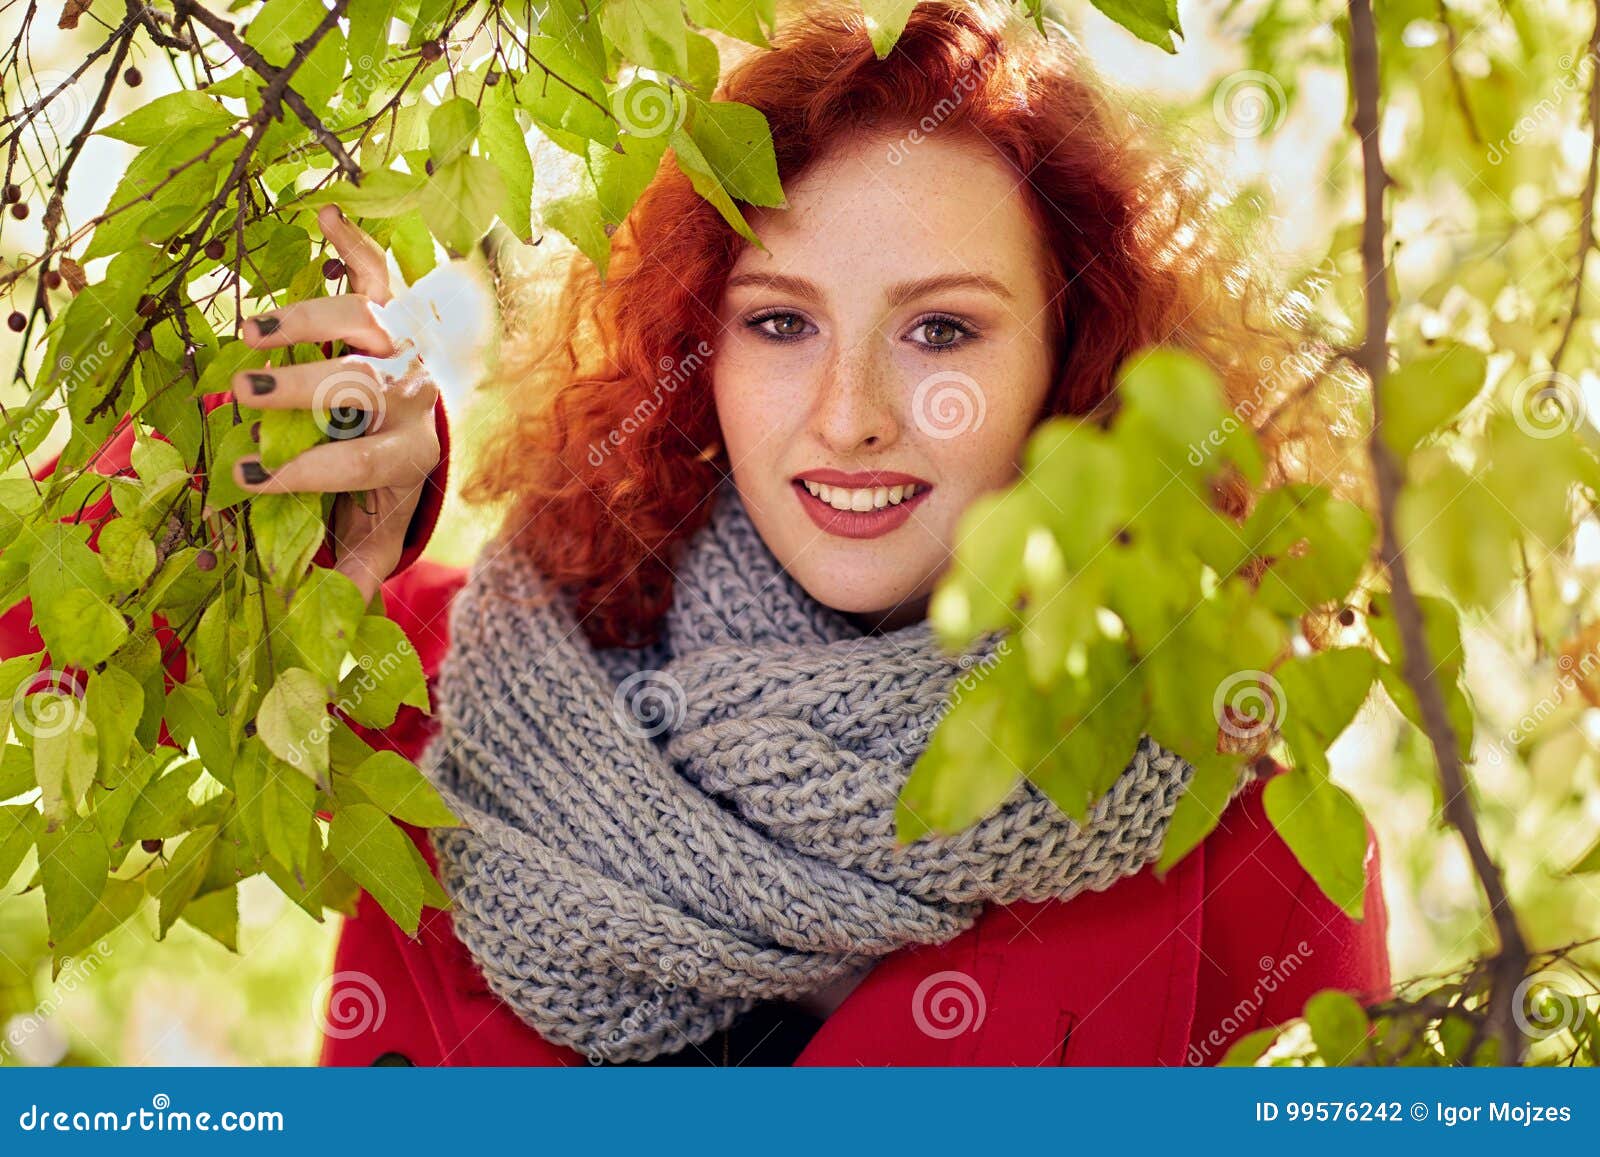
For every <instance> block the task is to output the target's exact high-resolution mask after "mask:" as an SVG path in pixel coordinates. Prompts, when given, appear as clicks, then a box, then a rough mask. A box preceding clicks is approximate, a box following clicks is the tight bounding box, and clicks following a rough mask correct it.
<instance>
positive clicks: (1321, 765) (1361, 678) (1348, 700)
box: [1274, 647, 1378, 775]
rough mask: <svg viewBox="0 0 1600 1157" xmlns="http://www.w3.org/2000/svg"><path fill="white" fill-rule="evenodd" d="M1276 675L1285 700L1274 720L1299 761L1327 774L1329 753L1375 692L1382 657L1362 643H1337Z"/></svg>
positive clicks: (1310, 768) (1282, 668) (1281, 670)
mask: <svg viewBox="0 0 1600 1157" xmlns="http://www.w3.org/2000/svg"><path fill="white" fill-rule="evenodd" d="M1274 675H1275V676H1276V677H1277V679H1278V682H1279V685H1280V686H1281V687H1282V689H1283V702H1284V710H1283V712H1282V715H1281V718H1279V719H1277V720H1275V721H1274V722H1276V724H1277V725H1278V728H1279V729H1280V730H1281V731H1282V732H1283V734H1284V738H1285V739H1286V740H1288V742H1289V745H1290V747H1291V748H1292V749H1293V750H1294V753H1295V756H1296V762H1297V763H1298V764H1299V766H1301V767H1303V768H1305V769H1306V770H1308V771H1316V772H1318V773H1319V774H1322V775H1326V774H1327V762H1326V755H1325V752H1326V751H1327V749H1328V748H1330V747H1332V746H1333V743H1334V741H1335V740H1336V739H1338V738H1339V736H1340V735H1342V734H1343V733H1344V730H1345V728H1347V727H1348V726H1350V723H1351V721H1352V720H1353V719H1355V717H1356V712H1357V711H1359V710H1360V709H1361V705H1362V704H1363V703H1365V702H1366V700H1367V696H1368V695H1369V694H1371V692H1372V684H1373V682H1374V681H1375V680H1376V679H1377V677H1378V660H1377V659H1376V657H1374V656H1373V654H1372V652H1371V651H1368V650H1366V649H1365V648H1363V647H1345V648H1337V649H1333V650H1326V651H1318V652H1316V653H1315V654H1312V655H1309V656H1307V657H1305V658H1302V659H1296V660H1294V661H1292V662H1289V663H1286V664H1284V665H1283V666H1281V667H1279V668H1278V669H1277V670H1276V671H1275V672H1274Z"/></svg>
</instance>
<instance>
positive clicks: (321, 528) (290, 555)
mask: <svg viewBox="0 0 1600 1157" xmlns="http://www.w3.org/2000/svg"><path fill="white" fill-rule="evenodd" d="M250 524H251V527H252V528H253V529H254V531H255V536H256V547H257V550H258V551H259V553H260V557H261V562H262V564H263V568H262V569H263V573H262V576H261V577H262V579H263V581H265V582H267V583H269V584H270V585H271V586H273V587H274V588H275V589H277V590H278V591H280V592H287V591H288V590H290V589H291V588H292V587H293V586H294V585H295V583H296V582H298V581H299V579H300V577H301V576H302V575H303V574H305V571H306V568H307V567H309V566H310V565H311V559H312V558H313V557H314V556H315V555H316V553H317V548H318V547H319V546H321V545H322V540H323V538H324V537H325V536H326V534H327V526H326V525H325V524H324V522H323V520H322V501H321V499H320V497H319V496H318V495H316V494H263V495H260V496H259V497H257V498H255V499H253V500H252V501H251V503H250Z"/></svg>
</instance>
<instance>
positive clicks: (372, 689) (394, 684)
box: [338, 615, 430, 727]
mask: <svg viewBox="0 0 1600 1157" xmlns="http://www.w3.org/2000/svg"><path fill="white" fill-rule="evenodd" d="M350 654H351V655H352V656H353V657H354V659H355V661H356V665H355V666H354V667H352V668H351V669H350V670H349V671H348V672H347V673H346V674H345V677H344V678H343V679H341V680H340V682H339V702H338V706H339V709H340V710H341V711H343V712H344V713H345V714H347V715H349V716H350V718H352V719H354V720H355V721H356V722H357V723H360V724H362V725H364V726H366V727H388V726H389V725H390V724H391V723H393V722H394V721H395V716H396V715H397V714H399V711H400V706H401V704H410V705H411V706H413V707H415V708H417V709H418V710H420V711H428V710H430V704H429V700H428V681H427V677H426V676H425V675H424V673H423V670H422V661H421V660H420V659H419V658H418V657H417V652H416V648H415V647H413V646H412V645H411V640H410V639H408V638H407V637H406V634H405V632H404V631H403V630H402V629H401V628H400V626H399V625H398V624H397V623H395V621H394V620H393V619H390V618H389V617H388V616H386V615H367V616H365V617H364V618H363V619H362V620H361V626H360V628H359V629H358V631H357V632H356V638H355V643H354V645H353V646H352V647H351V648H350Z"/></svg>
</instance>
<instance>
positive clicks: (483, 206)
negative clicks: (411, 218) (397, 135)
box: [418, 156, 506, 255]
mask: <svg viewBox="0 0 1600 1157" xmlns="http://www.w3.org/2000/svg"><path fill="white" fill-rule="evenodd" d="M505 202H506V185H505V180H504V178H502V177H501V176H500V170H499V169H498V168H497V167H496V166H495V164H494V162H493V161H490V160H488V159H486V158H484V157H472V156H458V157H456V158H454V159H453V160H451V161H448V162H446V163H445V164H442V165H438V166H436V167H435V168H434V170H433V176H432V177H430V178H428V183H427V185H426V186H424V188H423V191H422V199H421V201H420V202H419V206H418V207H419V209H420V210H421V213H422V220H423V221H424V222H425V223H426V224H427V226H428V228H429V229H430V230H431V231H432V233H433V235H434V236H435V237H437V238H438V239H439V240H440V241H441V242H443V243H444V245H445V248H447V249H449V250H451V251H452V252H453V253H456V254H458V255H460V254H465V253H468V252H470V251H471V250H472V247H473V246H474V245H476V244H477V243H478V241H479V239H480V238H482V236H483V235H484V234H485V233H487V232H488V231H489V226H490V225H491V224H492V223H493V221H494V217H495V213H496V212H498V211H499V209H500V207H501V206H502V205H504V204H505Z"/></svg>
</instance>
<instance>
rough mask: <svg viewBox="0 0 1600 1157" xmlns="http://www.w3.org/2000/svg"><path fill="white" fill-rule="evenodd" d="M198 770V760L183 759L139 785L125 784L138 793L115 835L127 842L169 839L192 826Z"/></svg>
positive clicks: (195, 807) (181, 833)
mask: <svg viewBox="0 0 1600 1157" xmlns="http://www.w3.org/2000/svg"><path fill="white" fill-rule="evenodd" d="M201 770H202V768H201V766H200V762H199V761H198V760H195V759H184V760H180V761H177V762H175V763H173V764H172V765H171V766H170V767H169V768H168V769H167V771H166V774H164V775H161V776H159V777H158V778H154V779H151V780H149V781H148V782H146V783H145V784H144V785H143V786H142V787H135V786H134V785H132V784H130V785H128V786H129V787H130V788H131V789H132V790H135V791H137V792H138V795H137V797H135V798H134V799H133V800H132V806H131V807H130V808H129V809H128V813H127V818H126V819H125V820H124V821H123V822H122V825H121V827H120V829H119V832H118V837H117V838H118V839H121V840H123V841H124V842H128V843H131V842H132V841H134V840H169V839H172V838H173V837H174V836H181V835H183V834H184V833H185V832H187V831H189V830H191V829H192V828H193V827H194V822H193V821H194V817H195V813H196V811H197V806H196V804H195V801H194V799H193V798H192V796H191V792H192V791H193V789H194V785H195V784H196V783H197V782H199V779H200V772H201Z"/></svg>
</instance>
